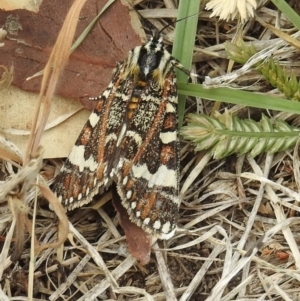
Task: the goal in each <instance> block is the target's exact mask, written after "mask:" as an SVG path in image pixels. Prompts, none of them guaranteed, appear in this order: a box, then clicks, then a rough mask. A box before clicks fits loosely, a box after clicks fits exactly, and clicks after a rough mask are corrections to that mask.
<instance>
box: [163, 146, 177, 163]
mask: <svg viewBox="0 0 300 301" xmlns="http://www.w3.org/2000/svg"><path fill="white" fill-rule="evenodd" d="M174 157H175V152H174V148H173V147H172V146H170V145H164V146H163V147H162V149H161V152H160V162H161V163H162V164H163V165H167V163H168V162H169V161H170V160H171V159H173V158H174Z"/></svg>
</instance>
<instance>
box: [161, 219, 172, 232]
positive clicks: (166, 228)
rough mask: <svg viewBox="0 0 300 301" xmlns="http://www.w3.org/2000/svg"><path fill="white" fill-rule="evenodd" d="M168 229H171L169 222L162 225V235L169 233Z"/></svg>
mask: <svg viewBox="0 0 300 301" xmlns="http://www.w3.org/2000/svg"><path fill="white" fill-rule="evenodd" d="M170 228H171V223H170V222H166V223H164V224H163V226H162V228H161V231H162V232H163V233H169V232H170Z"/></svg>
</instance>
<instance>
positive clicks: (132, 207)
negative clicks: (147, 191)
mask: <svg viewBox="0 0 300 301" xmlns="http://www.w3.org/2000/svg"><path fill="white" fill-rule="evenodd" d="M135 207H136V202H132V203H131V209H134V208H135ZM138 212H140V211H137V213H138Z"/></svg>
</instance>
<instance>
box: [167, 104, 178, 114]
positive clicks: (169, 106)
mask: <svg viewBox="0 0 300 301" xmlns="http://www.w3.org/2000/svg"><path fill="white" fill-rule="evenodd" d="M166 112H167V113H175V112H176V109H175V108H174V106H172V105H171V104H170V103H167V107H166Z"/></svg>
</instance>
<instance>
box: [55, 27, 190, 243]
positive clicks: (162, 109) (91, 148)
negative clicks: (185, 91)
mask: <svg viewBox="0 0 300 301" xmlns="http://www.w3.org/2000/svg"><path fill="white" fill-rule="evenodd" d="M175 67H176V68H179V69H180V70H182V71H183V72H185V73H186V74H190V72H189V71H188V70H186V69H185V68H184V67H183V65H182V64H180V62H179V61H178V60H176V59H175V58H174V57H173V56H172V55H171V54H170V53H169V52H168V51H167V50H166V48H165V46H164V44H163V41H162V38H161V37H160V34H159V33H157V34H155V35H154V36H153V37H152V38H151V39H150V40H149V41H148V42H147V43H146V44H144V45H142V46H137V47H135V48H134V49H132V50H131V51H130V52H129V55H128V58H127V59H125V60H124V61H122V62H119V63H118V65H117V67H116V68H115V70H114V71H113V75H112V80H111V82H110V84H109V85H108V87H107V89H106V90H105V91H104V92H103V94H102V95H101V96H98V97H96V98H94V99H95V100H97V101H98V103H97V106H96V108H95V109H94V111H93V112H92V113H91V115H90V117H89V119H88V121H87V123H86V124H85V126H84V128H83V129H82V131H81V133H80V135H79V137H78V139H77V140H76V143H75V145H74V147H73V149H72V151H71V153H70V155H69V157H68V158H67V159H66V161H65V163H64V165H63V166H62V168H61V170H60V173H59V174H58V176H57V178H56V179H55V183H54V186H53V191H54V192H55V194H56V195H57V197H58V199H59V200H60V201H61V202H62V204H63V205H64V206H65V207H66V208H67V209H68V210H72V209H74V208H76V207H81V206H83V205H85V204H87V203H89V202H91V201H92V199H93V196H94V195H96V194H98V193H101V192H103V191H104V189H107V188H108V187H109V186H110V185H111V184H112V183H113V182H114V183H115V184H116V187H117V192H118V194H119V196H120V198H121V200H122V205H123V206H124V207H125V208H126V209H127V212H128V215H129V218H130V219H131V221H132V222H134V223H135V224H137V225H138V226H139V227H141V228H142V229H144V230H145V231H146V232H147V233H150V234H152V235H154V236H156V237H158V238H160V239H169V238H171V237H172V236H173V235H174V233H175V229H176V224H177V220H178V215H179V212H178V211H179V205H180V197H179V140H178V134H177V132H178V121H177V87H176V73H175Z"/></svg>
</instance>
